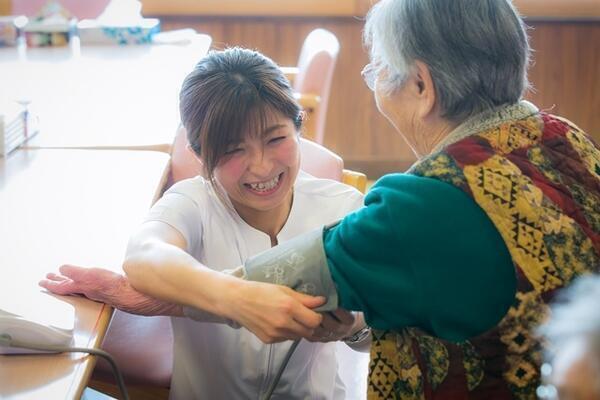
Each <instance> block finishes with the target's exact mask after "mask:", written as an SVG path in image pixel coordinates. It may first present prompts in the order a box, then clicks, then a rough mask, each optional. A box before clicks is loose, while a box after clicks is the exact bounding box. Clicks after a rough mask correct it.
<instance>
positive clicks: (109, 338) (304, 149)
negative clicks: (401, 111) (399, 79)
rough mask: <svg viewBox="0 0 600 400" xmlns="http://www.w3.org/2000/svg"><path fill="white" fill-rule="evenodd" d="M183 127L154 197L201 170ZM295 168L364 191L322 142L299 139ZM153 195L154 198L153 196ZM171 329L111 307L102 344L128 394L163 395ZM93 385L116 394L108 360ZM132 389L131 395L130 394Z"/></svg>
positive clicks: (164, 320)
mask: <svg viewBox="0 0 600 400" xmlns="http://www.w3.org/2000/svg"><path fill="white" fill-rule="evenodd" d="M187 144H188V141H187V137H186V133H185V129H184V128H183V127H180V128H179V129H178V130H177V133H176V135H175V140H174V142H173V145H172V147H171V161H170V163H169V167H168V170H167V171H165V174H164V175H163V179H162V180H161V182H160V185H159V188H158V190H157V199H158V197H160V196H161V195H162V193H164V191H165V190H167V189H168V188H169V187H170V186H171V185H173V184H174V183H175V182H178V181H180V180H182V179H186V178H192V177H194V176H197V175H198V174H201V173H202V171H201V165H200V163H198V161H197V160H196V158H195V157H194V156H193V154H192V153H191V150H189V149H188V147H187ZM300 153H301V163H300V166H301V168H302V169H303V170H304V171H305V172H307V173H309V174H311V175H313V176H316V177H319V178H324V179H333V180H337V181H343V182H348V184H350V185H353V186H355V187H357V189H359V190H361V191H362V192H364V190H365V188H366V182H367V178H366V176H365V175H364V174H362V173H359V172H354V171H349V170H345V169H344V162H343V160H342V159H341V157H340V156H338V155H337V154H335V153H334V152H332V151H330V150H328V149H326V148H325V147H323V146H321V145H319V144H317V143H315V142H312V141H309V140H306V139H300ZM155 200H156V199H155ZM172 346H173V331H172V328H171V322H170V320H169V318H168V317H162V316H161V317H142V316H137V315H132V314H127V313H124V312H121V311H119V310H115V312H114V314H113V318H112V320H111V323H110V326H109V328H108V332H107V333H106V337H105V339H104V342H103V344H102V348H103V349H104V350H106V351H108V352H109V353H111V354H112V355H113V357H114V358H115V360H116V361H117V364H118V365H119V367H120V369H121V371H122V372H123V376H124V378H125V382H126V384H127V386H128V389H129V390H130V392H131V393H130V394H131V397H132V398H140V399H146V398H148V399H150V398H153V399H162V398H165V399H166V398H167V397H168V387H169V384H170V380H171V371H172V361H173V348H172ZM92 378H93V382H92V383H91V384H90V386H91V387H92V388H94V389H97V390H100V391H102V392H105V393H109V394H111V395H114V396H118V391H117V390H116V386H114V385H112V384H109V383H108V382H113V381H114V379H113V377H112V374H111V371H110V368H109V366H108V364H106V363H104V362H102V360H98V364H97V366H96V369H95V371H94V375H93V377H92ZM136 393H137V395H136Z"/></svg>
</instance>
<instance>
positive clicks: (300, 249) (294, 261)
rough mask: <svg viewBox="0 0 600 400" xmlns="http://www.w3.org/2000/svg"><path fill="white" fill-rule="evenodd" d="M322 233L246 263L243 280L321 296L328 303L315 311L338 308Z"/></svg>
mask: <svg viewBox="0 0 600 400" xmlns="http://www.w3.org/2000/svg"><path fill="white" fill-rule="evenodd" d="M323 229H324V228H319V229H315V230H314V231H311V232H308V233H306V234H303V235H300V236H297V237H295V238H294V239H292V240H289V241H287V242H284V243H281V244H279V245H278V246H275V247H273V248H272V249H270V250H267V251H265V252H263V253H260V254H257V255H256V256H254V257H251V258H249V259H248V260H246V263H245V264H244V269H245V274H246V276H245V279H247V280H250V281H258V282H267V283H275V284H277V285H283V286H287V287H289V288H292V289H294V290H296V291H298V292H301V293H305V294H309V295H312V296H323V297H325V298H326V299H327V302H326V303H325V304H323V305H322V306H320V307H318V308H316V309H315V311H320V312H324V311H333V310H336V309H337V308H338V295H337V290H336V288H335V284H334V282H333V280H332V278H331V274H330V273H329V267H328V265H327V258H326V256H325V249H324V246H323Z"/></svg>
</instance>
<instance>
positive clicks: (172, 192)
mask: <svg viewBox="0 0 600 400" xmlns="http://www.w3.org/2000/svg"><path fill="white" fill-rule="evenodd" d="M190 183H191V182H190ZM190 186H191V185H189V184H187V182H186V184H184V185H180V184H177V185H175V186H173V187H172V188H171V189H169V190H168V191H167V192H166V193H165V194H164V195H163V196H162V197H161V198H160V199H159V200H158V201H157V202H156V203H155V204H154V205H153V206H152V208H151V209H150V212H149V213H148V215H147V217H146V219H145V221H146V222H148V221H159V222H164V223H165V224H168V225H170V226H171V227H173V228H175V229H176V230H177V231H178V232H179V233H181V235H182V236H183V237H184V239H185V241H186V243H187V250H188V253H191V252H192V249H193V248H194V247H196V246H198V245H199V243H200V241H201V239H202V209H201V207H200V205H199V202H198V200H199V199H197V198H194V193H193V192H194V191H193V190H189V189H190ZM186 189H188V190H186Z"/></svg>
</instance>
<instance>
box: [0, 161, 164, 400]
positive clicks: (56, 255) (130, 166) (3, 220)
mask: <svg viewBox="0 0 600 400" xmlns="http://www.w3.org/2000/svg"><path fill="white" fill-rule="evenodd" d="M168 158H169V157H168V155H167V154H163V153H159V152H147V151H117V150H102V151H99V150H73V149H71V150H58V149H50V150H18V151H17V152H15V153H13V154H11V156H10V157H9V158H8V159H2V158H0V243H1V251H0V271H1V278H0V292H1V293H2V297H4V296H7V295H10V296H14V297H18V298H19V299H22V301H24V302H32V303H33V304H35V305H36V306H39V307H44V299H47V296H49V295H48V294H46V293H43V291H42V290H41V289H40V288H39V287H38V285H37V282H38V281H39V280H40V279H42V278H43V277H44V276H45V274H46V273H47V272H50V271H56V270H57V268H58V267H59V266H60V265H61V264H64V263H72V264H78V265H85V266H101V267H107V268H111V269H113V270H115V271H120V268H121V263H122V260H123V255H124V252H125V247H126V244H127V240H128V237H129V235H130V234H131V233H132V231H133V230H134V229H135V228H136V226H138V224H139V223H140V222H141V221H142V219H143V217H144V215H145V214H146V213H147V210H148V207H149V206H150V204H151V202H152V199H153V197H154V195H155V191H156V188H157V187H158V185H159V184H160V179H161V176H162V175H163V173H164V171H165V168H166V166H167V164H168ZM61 299H63V300H64V301H67V302H69V303H71V304H73V305H74V307H75V311H76V321H75V334H74V345H75V346H94V347H98V346H99V344H100V343H101V341H102V338H103V336H104V333H105V331H106V329H107V326H108V322H109V318H110V309H109V307H107V306H104V305H102V304H99V303H96V302H93V301H90V300H86V299H83V298H77V297H64V298H61ZM94 361H95V360H94V357H90V356H86V355H83V354H79V353H75V354H61V355H25V356H22V355H21V356H14V355H10V356H0V398H2V399H19V400H21V399H78V398H79V397H80V396H81V392H82V390H83V388H84V387H85V385H86V383H87V380H88V378H89V376H90V374H91V371H92V369H93V366H94Z"/></svg>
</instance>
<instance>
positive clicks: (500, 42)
mask: <svg viewBox="0 0 600 400" xmlns="http://www.w3.org/2000/svg"><path fill="white" fill-rule="evenodd" d="M364 40H365V43H366V45H367V46H369V47H370V53H371V63H372V65H373V68H374V70H375V72H374V73H377V74H379V73H381V72H382V71H385V76H386V77H385V79H383V82H382V81H381V80H380V81H379V82H378V84H383V89H384V90H385V91H386V92H388V93H390V92H393V91H394V90H395V89H397V88H399V87H400V86H401V85H402V84H403V82H404V81H405V79H406V78H407V76H408V74H409V73H410V71H411V68H412V66H413V65H414V62H415V61H417V60H419V61H421V62H423V63H425V64H426V65H427V66H428V67H429V70H430V72H431V76H432V79H433V82H434V86H435V90H436V95H437V98H438V100H439V104H440V107H441V110H442V116H443V117H445V118H448V119H450V120H453V121H457V122H460V121H462V120H464V119H466V118H467V117H469V116H471V115H474V114H478V113H480V112H482V111H484V110H488V109H491V108H494V107H497V106H499V105H502V104H511V103H515V102H517V101H518V100H519V99H520V98H521V96H522V95H523V92H524V91H525V89H526V88H527V87H528V81H527V66H528V63H529V52H530V49H529V43H528V40H527V34H526V28H525V25H524V23H523V21H522V20H521V18H520V17H519V15H518V14H517V11H516V10H515V8H514V7H513V5H512V3H511V1H510V0H382V1H380V2H379V3H378V4H376V5H375V6H374V7H373V8H372V9H371V11H370V12H369V14H368V15H367V22H366V26H365V31H364ZM380 79H381V75H380Z"/></svg>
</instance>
